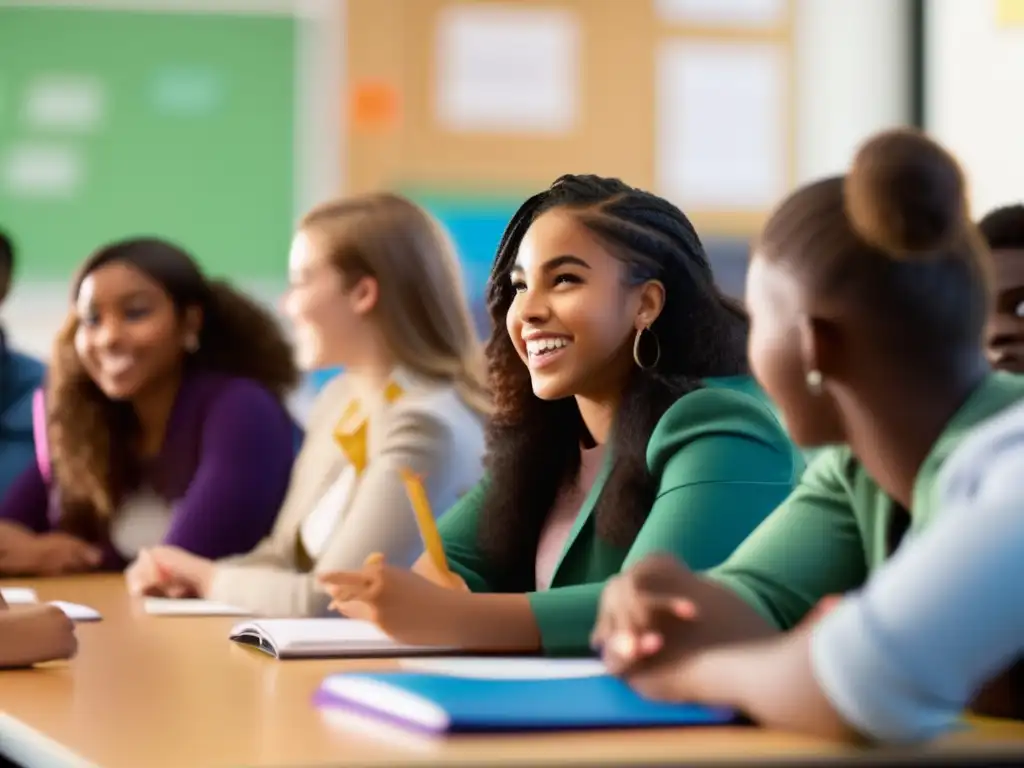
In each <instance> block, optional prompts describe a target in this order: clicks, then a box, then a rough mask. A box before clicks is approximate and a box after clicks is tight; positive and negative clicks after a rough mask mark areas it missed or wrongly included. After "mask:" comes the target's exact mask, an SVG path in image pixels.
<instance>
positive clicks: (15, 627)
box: [0, 605, 78, 667]
mask: <svg viewBox="0 0 1024 768" xmlns="http://www.w3.org/2000/svg"><path fill="white" fill-rule="evenodd" d="M77 650H78V640H77V639H76V638H75V625H74V623H73V622H72V621H71V619H69V618H68V617H67V615H66V614H65V613H64V611H62V610H61V609H60V608H58V607H56V606H54V605H34V606H32V607H31V608H25V609H24V610H18V611H5V612H4V614H3V617H2V618H0V667H27V666H29V665H31V664H37V663H40V662H43V661H54V660H56V659H70V658H71V657H72V656H74V655H75V653H76V652H77Z"/></svg>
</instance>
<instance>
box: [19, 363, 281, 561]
mask: <svg viewBox="0 0 1024 768" xmlns="http://www.w3.org/2000/svg"><path fill="white" fill-rule="evenodd" d="M297 436H298V435H297V428H296V427H295V424H294V422H293V421H292V420H291V417H290V416H289V415H288V412H287V411H286V409H285V407H284V406H283V405H282V404H281V403H280V402H279V401H278V400H277V399H276V398H275V397H274V396H273V395H272V394H271V393H270V392H269V391H268V390H266V389H265V388H264V387H262V386H261V385H260V384H257V383H256V382H254V381H251V380H249V379H242V378H234V377H230V376H226V375H223V374H218V373H210V372H206V371H195V372H191V373H189V374H188V375H187V376H186V377H185V379H184V380H183V381H182V385H181V389H180V390H179V392H178V397H177V399H176V400H175V403H174V408H173V409H172V411H171V417H170V422H169V423H168V425H167V433H166V436H165V438H164V445H163V448H162V449H161V451H160V454H159V455H158V456H157V457H156V458H155V459H154V460H152V461H151V462H148V463H147V465H146V466H145V468H144V470H143V478H142V482H143V484H145V485H146V486H148V487H149V488H150V489H152V490H153V492H155V493H156V494H157V495H159V496H160V497H161V498H163V499H164V500H165V501H167V502H168V503H170V504H171V505H172V508H173V517H172V520H171V526H170V529H169V530H168V531H167V536H166V537H165V538H164V540H163V543H164V544H170V545H175V546H178V547H181V548H182V549H187V550H188V551H190V552H194V553H195V554H197V555H201V556H202V557H206V558H210V559H216V558H220V557H226V556H228V555H234V554H240V553H244V552H248V551H249V550H251V549H252V548H253V547H254V546H256V544H257V543H258V542H259V541H260V540H261V539H262V538H263V537H264V536H266V535H267V534H268V533H269V532H270V529H271V527H272V526H273V524H274V520H275V518H276V517H277V512H278V510H279V509H280V507H281V503H282V501H283V500H284V494H285V491H286V489H287V487H288V479H289V477H290V475H291V469H292V462H293V461H294V459H295V449H296V445H297ZM57 496H58V494H57V493H56V488H51V487H49V485H48V484H47V482H46V481H45V480H44V479H43V476H42V474H41V473H40V471H39V467H38V466H37V465H36V464H35V463H33V464H32V465H31V466H30V467H29V468H28V469H26V470H25V471H24V472H23V473H22V474H21V476H19V477H18V478H17V480H15V481H14V483H13V484H12V485H11V487H10V489H9V490H8V492H7V495H6V496H5V497H4V499H3V501H2V502H0V519H2V520H11V521H14V522H18V523H21V524H22V525H25V526H27V527H28V528H31V529H32V530H34V531H36V532H38V533H43V532H45V531H48V530H51V529H52V528H54V527H55V526H56V523H57V521H58V520H59V515H60V511H59V510H60V504H59V499H58V498H57ZM98 543H100V544H101V545H102V546H103V547H104V548H105V551H106V556H105V558H104V562H103V564H102V566H101V568H102V569H104V570H120V569H121V568H123V567H124V566H125V562H126V561H125V557H124V555H123V554H122V553H120V552H118V551H117V550H116V549H115V548H114V546H113V544H112V543H111V542H110V540H109V538H108V539H107V540H106V541H103V542H98Z"/></svg>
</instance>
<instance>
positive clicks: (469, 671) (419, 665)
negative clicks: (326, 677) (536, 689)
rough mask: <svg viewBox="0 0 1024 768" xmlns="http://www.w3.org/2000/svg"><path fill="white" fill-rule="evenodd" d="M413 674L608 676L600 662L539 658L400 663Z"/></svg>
mask: <svg viewBox="0 0 1024 768" xmlns="http://www.w3.org/2000/svg"><path fill="white" fill-rule="evenodd" d="M398 663H399V664H401V665H402V667H404V668H405V669H408V670H410V671H413V672H422V673H424V674H433V675H449V676H451V677H469V678H475V679H479V680H571V679H575V678H580V677H599V676H601V675H606V674H608V670H607V669H606V668H605V666H604V663H602V662H601V660H600V659H545V658H541V657H536V656H493V657H492V656H461V657H454V656H453V657H446V658H436V659H434V658H416V659H401V660H400V661H399V662H398Z"/></svg>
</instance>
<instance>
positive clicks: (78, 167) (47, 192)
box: [0, 142, 85, 199]
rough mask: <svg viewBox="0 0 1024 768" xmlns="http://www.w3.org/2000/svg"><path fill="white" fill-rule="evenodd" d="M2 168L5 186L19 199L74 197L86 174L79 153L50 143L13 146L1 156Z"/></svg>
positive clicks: (1, 172) (68, 147) (62, 145)
mask: <svg viewBox="0 0 1024 768" xmlns="http://www.w3.org/2000/svg"><path fill="white" fill-rule="evenodd" d="M0 166H2V167H0V176H2V182H3V185H4V187H5V188H6V189H7V192H8V193H9V194H11V195H13V196H15V197H25V198H58V199H69V198H73V197H74V196H75V195H76V194H77V193H78V190H79V188H80V187H81V184H82V180H83V178H84V175H85V165H84V162H83V158H82V155H81V153H80V152H79V151H77V150H76V149H74V148H72V147H71V146H68V145H65V144H57V143H48V142H23V143H21V144H14V145H11V146H10V147H9V148H8V149H7V151H6V152H4V153H3V156H2V157H0Z"/></svg>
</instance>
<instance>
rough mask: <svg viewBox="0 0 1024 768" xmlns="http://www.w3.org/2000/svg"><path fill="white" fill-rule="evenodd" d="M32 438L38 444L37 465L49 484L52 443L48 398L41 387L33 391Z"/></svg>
mask: <svg viewBox="0 0 1024 768" xmlns="http://www.w3.org/2000/svg"><path fill="white" fill-rule="evenodd" d="M32 438H33V442H34V443H35V444H36V465H37V466H38V467H39V474H40V475H42V476H43V480H45V481H46V483H47V484H49V482H50V471H51V470H50V445H49V440H48V438H47V436H46V400H45V396H44V394H43V389H42V387H40V388H39V389H37V390H36V391H35V392H33V393H32Z"/></svg>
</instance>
